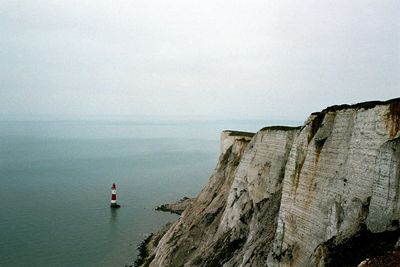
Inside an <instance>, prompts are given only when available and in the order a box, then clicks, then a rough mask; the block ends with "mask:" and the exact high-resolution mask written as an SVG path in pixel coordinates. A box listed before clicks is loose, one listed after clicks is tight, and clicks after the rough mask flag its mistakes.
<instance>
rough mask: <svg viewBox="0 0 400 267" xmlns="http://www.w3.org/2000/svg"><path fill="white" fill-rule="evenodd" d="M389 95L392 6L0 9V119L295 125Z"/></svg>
mask: <svg viewBox="0 0 400 267" xmlns="http://www.w3.org/2000/svg"><path fill="white" fill-rule="evenodd" d="M399 96H400V1H398V0H352V1H348V0H336V1H332V0H331V1H327V0H302V1H297V0H291V1H289V0H262V1H255V0H245V1H235V0H225V1H220V0H200V1H197V0H190V1H188V0H168V1H165V0H158V1H155V0H112V1H111V0H86V1H82V0H79V1H77V0H47V1H45V0H34V1H33V0H32V1H28V0H18V1H12V0H6V1H4V0H0V116H3V117H7V116H14V115H32V116H35V115H39V116H40V115H56V116H72V117H74V116H75V117H90V116H102V115H105V116H130V117H132V118H143V117H185V118H215V119H224V118H227V119H235V118H237V119H254V118H257V119H264V118H265V119H290V120H304V119H305V118H306V117H307V116H308V114H309V113H310V112H313V111H318V110H321V109H323V108H325V107H327V106H329V105H334V104H342V103H356V102H361V101H368V100H387V99H390V98H395V97H399Z"/></svg>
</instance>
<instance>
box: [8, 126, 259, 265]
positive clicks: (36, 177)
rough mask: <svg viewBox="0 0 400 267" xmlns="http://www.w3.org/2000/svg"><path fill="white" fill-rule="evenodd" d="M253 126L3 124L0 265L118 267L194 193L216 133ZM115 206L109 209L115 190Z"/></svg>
mask: <svg viewBox="0 0 400 267" xmlns="http://www.w3.org/2000/svg"><path fill="white" fill-rule="evenodd" d="M265 125H266V123H265V122H260V121H250V122H240V121H193V122H190V121H158V122H156V121H121V120H119V121H118V120H117V121H115V120H114V121H112V120H107V121H106V120H96V121H59V120H57V121H40V120H35V121H29V120H24V121H12V120H8V121H0V183H1V185H2V192H1V194H0V201H1V203H2V205H1V206H0V214H1V220H0V266H124V265H125V264H132V263H133V261H134V259H135V258H136V255H137V251H136V247H137V245H138V244H139V243H140V242H141V241H142V240H143V238H144V237H145V236H146V235H147V234H149V233H151V232H154V231H156V230H157V229H159V228H160V227H161V226H162V225H164V224H165V223H167V222H169V221H173V220H176V218H177V216H176V215H173V214H168V213H163V212H157V211H154V207H156V206H157V205H159V204H161V203H164V202H169V201H174V200H177V199H179V198H181V197H183V196H195V195H197V194H198V192H199V191H200V190H201V188H202V187H203V186H204V185H205V184H206V182H207V180H208V178H209V176H210V174H211V173H212V170H213V168H214V167H215V165H216V163H217V158H218V155H219V133H220V131H221V130H223V129H226V128H230V129H239V130H247V131H255V130H257V129H259V128H261V127H263V126H265ZM114 182H115V183H116V184H117V187H118V188H117V195H118V203H120V204H121V206H122V208H121V209H119V210H111V209H110V208H109V201H110V190H111V188H110V187H111V184H112V183H114Z"/></svg>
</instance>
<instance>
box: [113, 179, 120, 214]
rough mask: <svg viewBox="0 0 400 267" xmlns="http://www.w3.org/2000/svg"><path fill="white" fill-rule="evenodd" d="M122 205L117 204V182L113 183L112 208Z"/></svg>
mask: <svg viewBox="0 0 400 267" xmlns="http://www.w3.org/2000/svg"><path fill="white" fill-rule="evenodd" d="M119 207H121V206H120V205H118V204H117V187H116V186H115V184H112V187H111V208H114V209H115V208H119Z"/></svg>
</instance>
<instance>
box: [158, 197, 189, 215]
mask: <svg viewBox="0 0 400 267" xmlns="http://www.w3.org/2000/svg"><path fill="white" fill-rule="evenodd" d="M193 200H194V198H188V197H183V198H182V199H180V200H178V201H177V202H175V203H166V204H162V205H160V206H158V207H157V208H156V210H159V211H165V212H170V213H174V214H178V215H181V214H182V212H183V211H184V210H185V209H186V208H187V207H188V206H189V205H190V204H192V202H193Z"/></svg>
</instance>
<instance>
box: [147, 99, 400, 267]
mask: <svg viewBox="0 0 400 267" xmlns="http://www.w3.org/2000/svg"><path fill="white" fill-rule="evenodd" d="M399 129H400V99H396V100H393V101H390V102H387V103H363V104H357V105H354V106H334V107H331V108H328V109H326V110H324V111H323V112H321V113H315V114H312V115H311V116H310V117H309V118H308V120H307V121H306V122H305V124H304V125H303V126H302V127H301V128H300V127H299V128H290V127H269V128H265V129H262V130H260V131H259V132H258V133H257V134H256V135H255V136H254V137H252V138H251V137H250V136H249V135H247V136H246V137H243V135H241V134H238V135H236V136H235V135H234V132H232V131H229V132H225V133H223V134H222V135H221V151H222V152H223V153H222V156H221V157H220V161H219V163H218V166H217V168H216V170H215V172H214V174H213V175H212V176H211V178H210V180H209V183H208V185H207V186H206V187H205V189H203V191H202V192H201V193H200V195H199V196H198V197H197V199H196V200H195V201H194V203H193V204H192V205H191V206H190V207H189V208H188V209H187V210H186V211H185V212H184V213H183V214H182V216H181V218H180V219H179V220H178V221H177V222H176V223H175V224H174V225H173V226H172V227H171V228H170V230H169V231H168V232H167V233H166V234H165V235H164V237H163V238H162V239H161V241H160V242H159V244H158V246H157V249H156V250H155V251H153V253H152V254H151V255H150V260H149V262H150V261H151V263H150V266H279V267H283V266H335V265H336V266H340V264H343V261H346V260H353V259H347V258H346V257H338V255H339V254H338V253H344V251H346V250H351V249H354V248H352V247H355V245H354V244H357V245H360V246H366V244H364V243H368V246H369V247H368V248H365V249H363V250H359V251H351V253H352V254H351V255H353V254H354V255H355V256H354V260H355V261H357V259H358V258H357V257H363V256H364V255H363V254H362V253H364V252H365V251H367V252H368V251H371V250H372V251H373V250H374V246H375V247H379V246H380V243H379V242H381V241H382V240H384V241H385V246H387V247H390V246H392V245H394V243H396V241H397V239H398V238H399V234H400V230H399V220H400V200H399V199H400V184H399V182H400V137H399V136H400V131H399ZM250 138H251V141H250V142H249V139H250ZM360 240H361V241H360ZM380 240H381V241H380ZM366 241H367V242H366ZM351 242H352V243H351ZM357 242H358V243H357ZM374 242H375V243H374ZM382 242H383V241H382ZM349 243H351V244H350V245H348V244H349ZM385 248H386V247H385ZM353 252H354V253H353ZM367 252H365V253H367ZM368 253H369V252H368ZM359 262H361V260H360V261H359ZM359 262H358V263H359ZM347 263H348V262H347ZM351 263H352V264H353V262H351Z"/></svg>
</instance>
